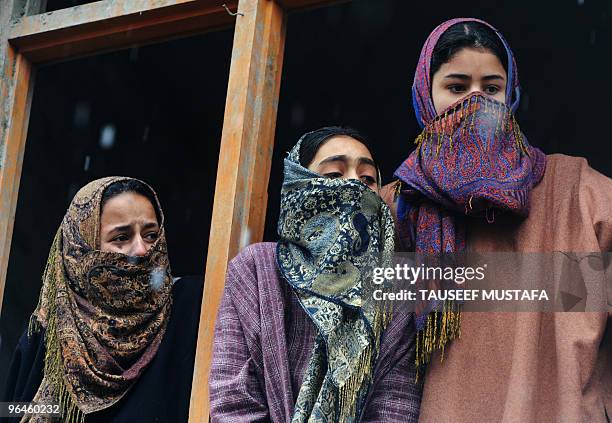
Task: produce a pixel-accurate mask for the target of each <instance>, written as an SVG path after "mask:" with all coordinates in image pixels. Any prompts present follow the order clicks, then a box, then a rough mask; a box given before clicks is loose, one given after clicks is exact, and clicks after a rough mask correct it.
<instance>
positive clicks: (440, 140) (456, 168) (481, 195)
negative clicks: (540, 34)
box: [395, 18, 545, 371]
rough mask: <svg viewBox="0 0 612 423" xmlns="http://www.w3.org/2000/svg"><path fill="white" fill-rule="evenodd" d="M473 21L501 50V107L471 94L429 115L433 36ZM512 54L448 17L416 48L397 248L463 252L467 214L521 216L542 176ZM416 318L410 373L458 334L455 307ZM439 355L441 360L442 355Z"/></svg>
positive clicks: (434, 253) (442, 306) (437, 253)
mask: <svg viewBox="0 0 612 423" xmlns="http://www.w3.org/2000/svg"><path fill="white" fill-rule="evenodd" d="M470 21H473V22H480V23H482V24H484V25H487V26H489V27H490V28H491V29H493V30H494V31H495V32H496V33H497V35H498V36H499V38H500V39H501V41H502V43H503V45H504V46H505V48H506V51H507V53H508V82H507V90H506V101H505V104H502V103H500V102H497V101H495V100H492V99H490V98H488V97H486V96H485V95H483V94H481V93H474V94H472V95H469V96H467V97H466V98H463V99H461V100H460V101H458V102H457V103H455V104H453V105H451V106H450V107H448V108H447V109H446V110H444V111H443V112H442V113H440V114H438V115H436V112H435V109H434V105H433V101H432V99H431V95H430V93H431V81H430V62H431V57H432V54H433V50H434V47H435V45H436V43H437V42H438V40H439V38H440V37H441V36H442V34H444V32H445V31H446V30H447V29H448V28H450V27H451V26H452V25H455V24H458V23H462V22H470ZM519 93H520V91H519V83H518V76H517V72H516V62H515V60H514V55H513V54H512V51H511V50H510V48H509V47H508V44H507V43H506V41H505V40H504V38H503V37H502V36H501V34H500V33H499V32H498V31H497V30H496V29H495V28H493V27H492V26H491V25H489V24H487V23H486V22H483V21H480V20H478V19H469V18H468V19H464V18H461V19H452V20H450V21H447V22H444V23H443V24H441V25H440V26H438V27H437V28H436V29H434V31H433V32H432V33H431V34H430V36H429V38H428V39H427V41H426V42H425V45H424V46H423V49H422V51H421V56H420V59H419V63H418V66H417V70H416V74H415V78H414V85H413V88H412V98H413V105H414V108H415V111H416V114H417V119H418V121H419V124H420V125H421V126H422V127H423V132H422V133H421V134H420V135H419V136H418V137H417V139H416V141H415V143H416V144H417V148H416V150H415V151H413V152H412V154H410V156H409V157H408V159H407V160H406V161H405V162H404V163H403V164H402V165H401V166H400V167H399V168H398V169H397V171H396V172H395V176H396V177H397V178H399V179H400V180H401V181H402V183H403V184H402V186H403V191H402V193H401V195H400V196H399V200H398V220H399V221H400V223H399V225H398V228H399V231H400V239H401V241H402V244H403V245H406V246H408V248H409V249H410V250H412V251H415V252H416V253H419V254H421V255H422V256H433V257H436V256H438V257H439V256H440V255H441V254H447V253H458V252H462V251H464V250H465V248H466V245H465V224H466V216H472V217H480V218H486V219H487V220H488V221H489V222H490V223H492V222H493V221H494V219H495V217H494V216H495V211H496V210H498V211H503V212H510V213H514V214H516V215H521V216H526V215H527V214H528V213H529V193H530V191H531V189H532V188H533V187H534V186H535V185H537V184H538V183H539V182H540V180H541V179H542V176H543V174H544V168H545V155H544V153H542V151H540V150H539V149H537V148H534V147H532V146H531V145H529V143H528V142H527V139H526V138H525V136H524V135H523V134H522V132H521V130H520V128H519V126H518V124H517V122H516V119H515V117H514V112H515V110H516V108H517V106H518V102H519ZM428 310H433V311H431V312H429V313H423V314H421V315H420V316H418V317H417V320H416V321H417V355H416V364H417V369H419V370H420V371H423V370H424V368H425V366H426V364H427V363H428V362H429V360H430V358H431V354H432V353H433V352H434V350H437V349H438V350H441V352H442V354H443V352H444V347H445V345H446V344H447V343H448V342H450V341H452V340H453V339H455V338H457V337H458V336H459V335H460V330H461V327H460V326H461V325H460V319H461V314H460V311H459V305H458V304H455V303H452V302H450V303H445V304H433V305H430V307H429V308H428ZM442 357H443V355H442Z"/></svg>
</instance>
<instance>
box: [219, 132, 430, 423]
mask: <svg viewBox="0 0 612 423" xmlns="http://www.w3.org/2000/svg"><path fill="white" fill-rule="evenodd" d="M378 184H379V178H378V169H377V167H376V165H375V164H374V161H373V159H372V156H371V154H370V151H369V150H368V148H367V147H366V145H365V140H364V139H363V137H362V136H361V135H359V134H358V133H357V132H355V131H354V130H350V129H345V128H338V127H328V128H322V129H319V130H317V131H313V132H310V133H308V134H306V135H304V136H303V137H302V138H301V139H300V141H299V142H298V143H297V145H296V146H295V147H294V148H293V149H292V150H291V152H290V153H289V155H288V157H287V158H286V159H285V172H284V181H283V187H282V191H281V214H280V219H279V223H278V232H279V236H280V240H279V242H278V243H261V244H254V245H251V246H249V247H247V248H246V249H245V250H243V251H242V252H241V253H240V254H239V255H238V256H237V257H236V258H234V259H233V260H232V261H231V262H230V264H229V267H228V271H227V277H226V282H225V292H224V296H223V299H222V302H221V306H220V310H219V314H218V316H217V325H216V330H215V341H214V353H213V360H212V368H211V374H210V379H209V384H210V403H211V419H212V421H213V422H237V423H238V422H239V423H244V422H255V421H257V422H270V421H272V422H283V423H284V422H294V423H300V422H304V423H306V422H309V423H319V422H320V423H324V422H374V421H377V422H380V421H384V422H400V421H401V422H410V421H416V420H417V418H418V409H419V401H420V390H419V387H418V386H416V385H415V384H414V377H415V369H414V331H413V329H412V328H413V325H414V323H413V320H412V314H409V313H402V312H398V313H394V314H393V316H391V315H390V313H388V310H386V309H384V308H382V307H379V306H377V305H376V304H375V303H374V301H373V299H372V298H371V296H368V295H367V294H366V293H365V289H364V288H366V286H367V284H368V282H369V281H370V280H371V274H372V270H373V268H374V267H378V266H381V267H382V266H385V265H388V264H389V263H390V260H391V254H392V252H393V248H394V242H393V237H394V230H393V222H392V219H391V214H390V211H389V209H388V207H387V206H386V205H385V203H384V202H383V201H382V200H381V198H380V196H379V195H378V192H379V185H378Z"/></svg>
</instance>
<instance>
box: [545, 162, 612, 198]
mask: <svg viewBox="0 0 612 423" xmlns="http://www.w3.org/2000/svg"><path fill="white" fill-rule="evenodd" d="M544 179H545V180H546V184H548V185H552V186H555V187H558V189H556V190H555V191H561V192H564V193H565V195H567V196H572V195H575V194H577V193H579V192H580V191H590V192H594V193H595V192H598V191H599V192H605V191H610V190H611V189H612V179H610V178H608V177H607V176H605V175H603V174H602V173H600V172H598V171H596V170H595V169H593V168H592V167H591V166H590V165H589V162H588V161H587V160H586V159H585V158H584V157H575V156H567V155H565V154H549V155H547V156H546V171H545V173H544Z"/></svg>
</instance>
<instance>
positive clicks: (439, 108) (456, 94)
mask: <svg viewBox="0 0 612 423" xmlns="http://www.w3.org/2000/svg"><path fill="white" fill-rule="evenodd" d="M506 80H507V75H506V71H505V70H504V66H503V65H502V64H501V62H500V61H499V59H498V58H497V56H496V55H495V54H493V53H491V52H490V51H489V50H482V49H474V48H464V49H462V50H460V51H459V52H457V53H456V54H455V55H454V56H452V57H451V59H450V60H449V61H448V62H446V63H444V64H442V66H440V69H438V71H437V72H436V73H435V74H434V75H433V81H432V88H431V96H432V99H433V104H434V107H435V109H436V114H440V113H442V112H443V111H444V110H445V109H446V108H447V107H449V106H450V105H451V104H453V103H454V102H456V101H458V100H460V99H462V98H463V97H466V96H467V95H469V94H471V93H473V92H477V91H479V92H482V93H483V94H485V95H487V96H489V97H491V98H492V99H495V100H497V101H499V102H501V103H505V99H506Z"/></svg>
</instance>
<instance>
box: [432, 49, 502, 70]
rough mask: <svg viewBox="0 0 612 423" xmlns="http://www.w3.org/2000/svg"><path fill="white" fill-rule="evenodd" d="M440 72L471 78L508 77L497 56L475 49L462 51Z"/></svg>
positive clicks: (443, 66)
mask: <svg viewBox="0 0 612 423" xmlns="http://www.w3.org/2000/svg"><path fill="white" fill-rule="evenodd" d="M438 72H439V73H442V74H449V73H461V74H466V75H470V76H475V75H485V74H487V75H488V74H493V73H495V74H500V75H502V76H504V77H506V71H505V69H504V66H503V65H502V63H501V62H500V60H499V58H498V57H497V56H496V55H495V54H493V53H492V52H490V51H489V50H484V49H474V48H463V49H461V50H460V51H458V52H457V53H455V54H454V55H453V56H452V57H451V58H450V60H449V61H448V62H446V63H444V64H442V66H440V70H439V71H438ZM442 76H444V75H442Z"/></svg>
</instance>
